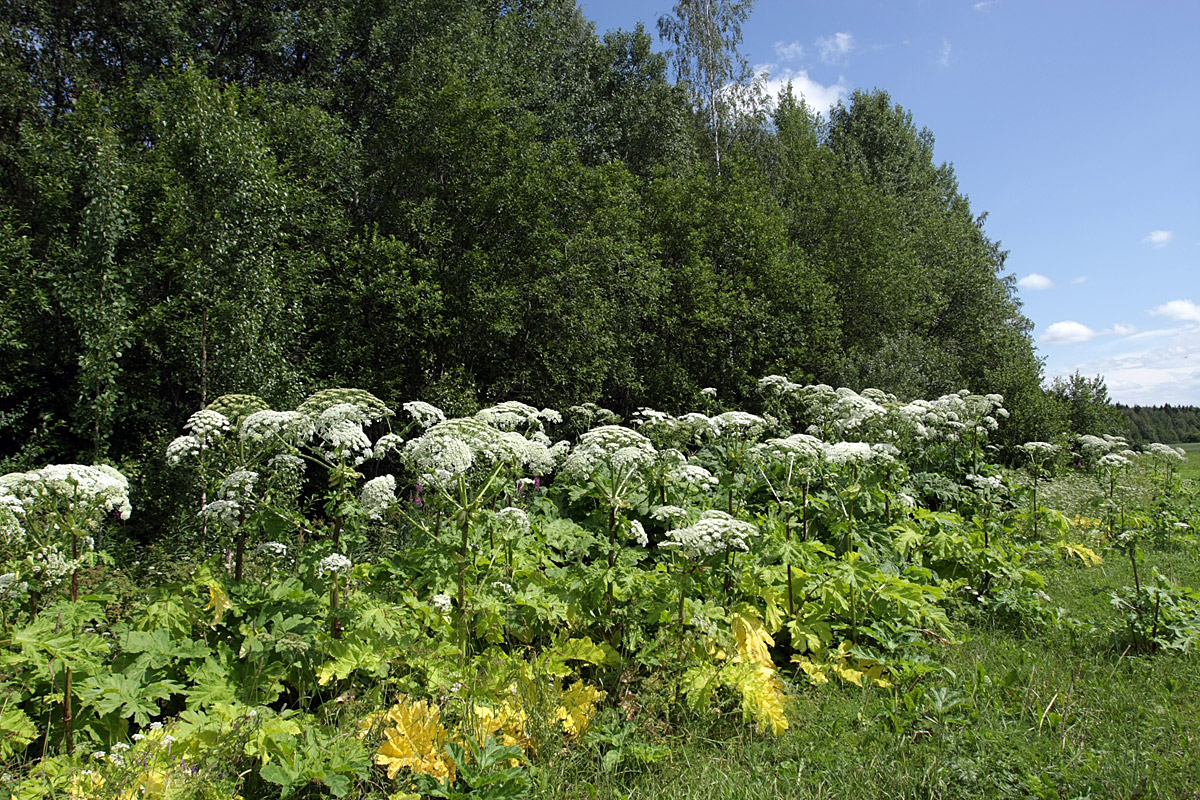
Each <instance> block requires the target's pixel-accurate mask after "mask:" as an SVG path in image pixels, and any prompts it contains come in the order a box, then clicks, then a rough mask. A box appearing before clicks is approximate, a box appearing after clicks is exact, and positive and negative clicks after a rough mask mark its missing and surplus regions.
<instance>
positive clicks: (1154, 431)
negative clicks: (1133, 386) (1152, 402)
mask: <svg viewBox="0 0 1200 800" xmlns="http://www.w3.org/2000/svg"><path fill="white" fill-rule="evenodd" d="M1116 407H1117V408H1118V409H1119V410H1120V412H1121V413H1122V414H1123V415H1124V416H1125V420H1126V421H1127V422H1128V424H1129V440H1130V441H1131V442H1133V443H1135V444H1148V443H1150V442H1163V443H1165V444H1177V443H1179V442H1200V407H1197V406H1171V405H1163V406H1126V405H1121V404H1120V403H1118V404H1117V406H1116Z"/></svg>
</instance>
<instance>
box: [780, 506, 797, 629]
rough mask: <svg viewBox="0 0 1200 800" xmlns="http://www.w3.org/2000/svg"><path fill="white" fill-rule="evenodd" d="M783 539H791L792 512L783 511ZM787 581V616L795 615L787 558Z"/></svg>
mask: <svg viewBox="0 0 1200 800" xmlns="http://www.w3.org/2000/svg"><path fill="white" fill-rule="evenodd" d="M783 540H784V541H785V542H791V541H792V512H791V511H784V512H783ZM787 583H788V616H789V617H794V616H795V615H796V592H795V589H793V587H792V563H791V560H790V559H789V561H788V565H787Z"/></svg>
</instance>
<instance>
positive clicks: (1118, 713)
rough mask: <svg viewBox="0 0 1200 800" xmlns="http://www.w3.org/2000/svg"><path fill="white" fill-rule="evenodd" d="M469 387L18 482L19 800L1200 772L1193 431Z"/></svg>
mask: <svg viewBox="0 0 1200 800" xmlns="http://www.w3.org/2000/svg"><path fill="white" fill-rule="evenodd" d="M758 393H759V399H760V403H761V405H762V407H763V409H765V410H764V413H762V414H751V413H748V412H745V411H740V410H736V409H729V408H726V407H724V405H723V403H722V400H721V398H720V396H719V395H717V394H716V393H715V392H709V391H706V392H704V393H703V395H702V396H703V397H704V399H705V402H706V403H707V404H708V406H707V407H705V408H701V409H698V410H696V411H693V412H691V413H687V414H682V415H670V414H666V413H663V412H659V411H655V410H652V409H648V408H644V409H641V410H639V411H638V412H637V413H636V414H635V415H634V416H633V417H632V418H631V419H630V420H628V421H627V423H626V424H622V422H623V421H622V420H620V419H618V418H617V417H616V415H614V414H613V413H612V412H611V411H608V410H606V409H604V408H601V407H598V406H595V405H584V406H575V407H570V408H567V409H565V410H563V411H562V412H559V411H556V410H553V409H548V408H543V409H538V408H535V407H533V406H528V405H525V404H522V403H516V402H506V403H500V404H497V405H493V406H490V407H487V408H483V409H479V410H478V411H477V412H476V413H474V414H473V415H471V416H465V417H455V418H447V417H446V415H445V414H444V413H443V412H442V411H441V410H440V409H438V408H436V407H434V406H432V405H429V404H427V403H423V402H411V403H405V404H403V406H402V408H400V409H393V408H390V407H388V406H387V405H385V404H384V403H382V402H381V401H379V400H378V399H377V398H375V397H374V396H372V395H370V394H368V393H367V392H364V391H361V390H354V389H335V390H326V391H323V392H319V393H317V394H314V395H312V396H310V397H308V398H307V399H306V400H305V401H304V402H303V403H301V404H299V405H298V406H297V407H296V408H295V409H294V410H288V411H278V410H273V409H271V408H269V407H268V405H267V403H266V402H265V401H263V400H262V399H260V398H258V397H256V396H252V395H227V396H223V397H220V398H218V399H217V400H215V401H214V402H212V403H211V404H209V405H208V407H207V408H205V409H203V410H201V411H198V412H196V413H195V414H193V415H191V416H190V417H189V418H188V419H187V420H186V422H185V423H184V424H183V425H182V430H181V431H180V433H181V435H179V436H178V437H177V438H176V439H175V440H174V441H172V442H171V444H170V445H169V446H168V447H167V448H166V450H165V453H164V459H163V461H162V462H161V463H160V466H159V469H160V470H162V471H163V472H165V473H169V474H170V475H172V476H173V479H174V480H177V481H179V482H180V483H181V484H182V485H183V486H184V488H185V490H186V492H187V493H188V497H190V500H189V501H188V502H187V503H186V504H184V505H182V506H181V507H179V508H178V509H177V518H176V520H175V523H174V527H173V529H172V531H173V535H172V536H171V537H169V538H166V537H164V538H163V539H162V540H160V541H159V542H157V543H156V545H155V547H154V548H153V549H151V550H148V551H143V550H138V549H135V548H134V547H132V543H131V542H130V541H129V540H128V539H127V538H125V536H124V535H123V533H124V531H125V528H124V526H125V523H124V522H123V520H124V519H126V518H128V517H129V516H130V514H134V515H136V513H137V508H136V507H131V504H130V502H129V497H128V481H127V478H126V476H124V475H122V474H121V473H120V472H118V471H116V470H114V469H112V468H110V467H88V466H81V465H57V466H50V467H45V468H43V469H39V470H35V471H30V472H16V473H10V474H8V475H5V476H3V477H2V478H0V533H2V538H0V542H2V545H0V546H2V548H3V549H2V550H0V555H2V556H3V558H4V568H5V574H4V575H3V576H0V610H2V611H3V635H2V637H3V638H2V639H0V644H2V649H0V687H2V688H3V689H4V695H5V697H6V700H5V701H4V703H3V706H2V708H0V727H2V728H3V731H4V736H3V739H2V744H0V747H2V748H3V749H2V750H0V758H2V759H3V761H4V770H5V772H4V774H3V780H4V783H5V786H6V787H7V790H8V791H9V792H10V793H11V795H12V796H13V797H15V798H21V799H22V800H24V799H25V798H41V797H78V798H82V797H89V798H91V797H110V798H163V799H164V800H166V799H167V798H170V799H171V800H174V799H175V798H218V797H219V798H227V797H234V796H238V797H243V798H247V800H248V799H249V798H300V797H317V796H335V797H349V798H367V797H378V798H384V797H387V798H419V797H464V798H465V797H480V798H518V797H530V796H547V797H563V798H567V797H571V798H574V797H580V798H582V797H588V798H592V797H651V796H653V797H664V796H665V797H697V798H699V797H837V796H858V797H910V796H911V797H916V796H921V797H928V796H944V797H1030V796H1032V797H1047V798H1050V797H1075V796H1087V795H1092V796H1114V795H1118V796H1119V795H1126V794H1128V795H1133V794H1137V795H1139V796H1171V797H1183V796H1193V795H1194V794H1195V793H1196V792H1197V791H1200V784H1197V778H1196V776H1195V774H1194V770H1192V769H1190V765H1193V764H1194V763H1196V761H1197V760H1198V758H1200V746H1198V745H1197V742H1196V741H1195V737H1196V733H1195V729H1194V724H1193V721H1194V719H1195V718H1196V715H1197V713H1200V692H1198V691H1197V690H1196V688H1195V686H1194V681H1192V680H1191V679H1190V676H1192V675H1194V672H1195V668H1196V652H1195V649H1196V648H1195V646H1196V640H1197V636H1198V635H1200V592H1197V591H1196V590H1195V589H1193V588H1190V587H1195V586H1198V585H1200V557H1198V556H1197V551H1196V544H1197V540H1196V536H1195V534H1196V528H1197V525H1200V494H1198V492H1197V486H1196V483H1195V482H1194V481H1191V480H1188V479H1184V478H1183V477H1181V475H1180V469H1181V467H1183V466H1184V465H1185V461H1184V459H1185V455H1184V453H1183V452H1182V451H1181V450H1177V449H1176V448H1173V447H1168V446H1166V445H1153V446H1150V447H1148V448H1146V450H1145V451H1143V452H1140V453H1137V452H1134V451H1133V450H1131V449H1129V448H1128V446H1127V445H1126V443H1125V442H1124V440H1122V439H1120V438H1118V437H1113V436H1106V437H1096V436H1084V437H1079V438H1076V439H1073V440H1069V441H1068V440H1064V441H1062V442H1055V443H1048V442H1027V443H1025V444H1023V445H1021V446H1019V447H1016V448H1013V449H1012V450H1011V451H1008V452H1000V451H998V450H997V448H996V447H995V445H994V444H993V443H992V442H993V439H994V438H995V436H996V433H997V431H998V430H999V429H1000V428H1001V426H1002V425H1004V424H1005V419H1006V417H1007V416H1008V413H1007V411H1006V409H1005V408H1004V405H1003V398H1002V397H1000V396H999V395H975V394H971V393H969V392H966V391H963V392H958V393H953V394H948V395H944V396H941V397H939V398H937V399H933V400H919V401H912V402H902V401H900V400H898V399H897V398H896V397H894V396H892V395H889V394H887V393H885V392H881V391H876V390H867V391H865V392H863V393H862V394H858V393H855V392H853V391H850V390H848V389H838V390H834V389H832V388H830V387H828V386H823V385H807V386H802V385H799V384H796V383H793V382H791V381H789V380H787V379H786V378H783V377H780V376H769V377H767V378H764V379H762V380H761V381H759V382H758Z"/></svg>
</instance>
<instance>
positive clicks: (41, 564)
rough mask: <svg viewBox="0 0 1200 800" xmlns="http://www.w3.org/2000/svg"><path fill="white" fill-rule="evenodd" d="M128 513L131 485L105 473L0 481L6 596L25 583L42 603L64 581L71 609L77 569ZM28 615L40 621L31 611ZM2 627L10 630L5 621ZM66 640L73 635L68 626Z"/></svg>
mask: <svg viewBox="0 0 1200 800" xmlns="http://www.w3.org/2000/svg"><path fill="white" fill-rule="evenodd" d="M131 513H132V507H131V506H130V503H129V481H127V480H126V479H125V476H124V475H122V474H121V473H120V472H119V471H117V470H116V469H113V468H112V467H109V466H106V465H98V466H84V465H82V464H54V465H51V466H48V467H43V468H42V469H38V470H33V471H31V472H11V473H8V474H7V475H4V476H0V545H2V546H3V554H4V555H5V556H7V566H8V567H9V568H10V570H11V571H9V572H6V573H5V575H4V576H3V577H4V578H5V579H6V580H5V583H6V584H7V587H8V590H9V591H8V592H6V595H7V594H9V593H10V592H11V589H12V587H16V586H18V585H20V584H22V583H24V584H26V586H29V585H33V586H36V587H37V588H36V589H35V590H34V592H33V594H34V595H35V597H36V596H40V595H41V594H43V593H45V592H47V591H50V590H52V589H53V588H54V587H56V586H57V585H58V584H60V583H61V582H62V581H64V580H65V579H67V577H68V576H69V577H70V583H69V589H68V592H67V599H68V600H69V601H70V603H71V604H72V605H74V604H75V603H77V602H78V601H79V568H80V567H81V566H83V565H84V564H85V563H88V562H91V561H93V560H94V558H95V549H96V541H97V540H98V539H99V538H100V537H101V536H102V534H103V530H104V524H105V522H106V521H108V520H110V519H119V520H125V519H129V516H130V514H131ZM64 551H69V553H70V557H69V558H68V557H67V555H66V552H64ZM17 559H20V560H19V561H18V560H17ZM5 599H7V598H5ZM34 606H36V601H34ZM31 613H32V614H36V613H37V609H36V607H33V608H31ZM60 622H61V616H60ZM4 623H5V629H6V630H7V627H8V620H7V615H6V616H5V620H4ZM70 634H71V636H72V638H74V637H75V635H76V634H77V631H76V630H75V628H74V627H73V626H72V628H71V631H70ZM62 661H63V664H64V670H63V696H62V713H63V741H64V746H65V749H66V751H67V753H68V754H70V753H71V752H73V750H74V731H73V728H72V723H73V718H72V697H73V694H74V689H73V687H72V682H73V677H74V668H73V667H72V666H71V664H70V663H67V661H66V659H65V658H64V659H62Z"/></svg>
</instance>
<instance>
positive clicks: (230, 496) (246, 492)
mask: <svg viewBox="0 0 1200 800" xmlns="http://www.w3.org/2000/svg"><path fill="white" fill-rule="evenodd" d="M257 482H258V473H257V472H254V471H252V470H248V469H239V470H237V471H236V472H231V473H229V475H228V476H226V478H225V480H223V481H221V494H222V495H224V497H225V499H226V500H238V501H246V500H250V499H251V498H252V497H253V496H254V484H256V483H257Z"/></svg>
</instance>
